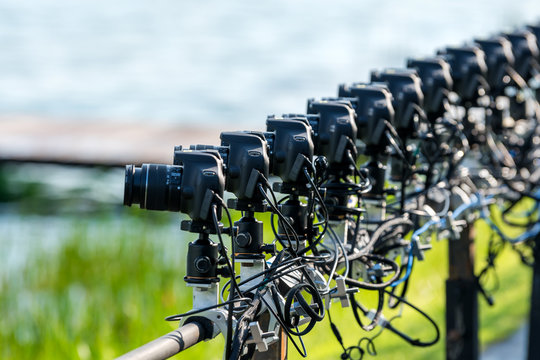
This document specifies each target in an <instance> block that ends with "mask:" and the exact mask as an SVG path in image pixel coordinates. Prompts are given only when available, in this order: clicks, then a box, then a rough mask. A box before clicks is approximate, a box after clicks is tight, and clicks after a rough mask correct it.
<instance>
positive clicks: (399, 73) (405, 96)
mask: <svg viewBox="0 0 540 360" xmlns="http://www.w3.org/2000/svg"><path fill="white" fill-rule="evenodd" d="M371 81H375V82H384V83H386V84H387V85H388V89H389V90H390V93H391V94H392V105H393V107H394V110H395V115H394V123H393V125H394V127H395V128H396V130H397V132H398V134H399V135H400V137H402V139H404V138H407V137H415V135H416V132H417V130H418V117H417V116H416V115H417V114H418V111H419V109H420V108H422V107H423V104H424V94H423V93H422V88H421V81H420V77H418V74H417V73H416V70H413V69H386V70H383V71H380V72H379V71H373V72H372V73H371Z"/></svg>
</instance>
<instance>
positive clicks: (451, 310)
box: [446, 224, 479, 360]
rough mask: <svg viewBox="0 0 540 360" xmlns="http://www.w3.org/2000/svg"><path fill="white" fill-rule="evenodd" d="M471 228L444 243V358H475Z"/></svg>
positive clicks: (475, 296) (475, 332) (476, 311)
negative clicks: (445, 267)
mask: <svg viewBox="0 0 540 360" xmlns="http://www.w3.org/2000/svg"><path fill="white" fill-rule="evenodd" d="M473 239H474V229H473V225H472V224H468V225H467V226H466V227H465V228H464V229H463V231H462V232H461V234H460V237H459V239H449V240H448V261H449V274H448V280H447V281H446V359H447V360H454V359H456V360H457V359H459V360H477V359H478V351H479V350H478V349H479V347H478V296H477V284H476V279H475V276H474V255H475V248H474V240H473Z"/></svg>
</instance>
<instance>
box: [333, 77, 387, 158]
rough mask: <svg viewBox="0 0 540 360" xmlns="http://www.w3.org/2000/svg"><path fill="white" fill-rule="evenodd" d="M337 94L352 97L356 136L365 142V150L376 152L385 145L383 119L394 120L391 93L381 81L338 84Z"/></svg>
mask: <svg viewBox="0 0 540 360" xmlns="http://www.w3.org/2000/svg"><path fill="white" fill-rule="evenodd" d="M338 96H340V97H347V98H352V99H354V100H355V101H354V102H352V104H353V106H355V105H356V106H355V111H356V126H357V129H358V133H357V137H358V138H359V139H360V140H361V141H362V142H363V143H364V144H366V147H367V148H366V151H367V152H369V153H370V154H368V155H373V154H371V152H372V150H373V151H374V152H376V153H378V152H380V151H381V148H384V147H386V145H387V140H386V138H385V137H384V132H385V129H386V125H385V123H384V121H385V120H386V121H388V122H390V123H393V122H394V107H393V106H392V94H391V93H390V91H389V90H388V87H387V86H386V85H384V84H382V83H371V84H364V83H354V84H352V85H345V84H341V85H339V90H338Z"/></svg>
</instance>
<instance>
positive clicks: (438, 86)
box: [407, 57, 453, 123]
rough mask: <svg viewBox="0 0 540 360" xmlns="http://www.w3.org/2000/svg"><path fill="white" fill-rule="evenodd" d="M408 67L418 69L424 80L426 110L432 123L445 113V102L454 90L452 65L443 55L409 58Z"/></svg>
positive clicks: (423, 89) (423, 90)
mask: <svg viewBox="0 0 540 360" xmlns="http://www.w3.org/2000/svg"><path fill="white" fill-rule="evenodd" d="M407 67H408V68H410V69H414V70H416V72H417V73H418V76H419V77H420V79H421V80H422V85H421V86H422V92H423V94H424V111H425V112H426V116H427V118H428V120H429V121H431V122H432V123H433V122H435V120H436V119H437V118H439V117H441V116H443V114H444V111H445V109H444V105H443V102H444V100H445V99H447V97H448V96H447V94H448V92H450V91H452V86H453V81H452V75H451V74H450V65H449V64H448V63H447V62H446V61H444V59H443V58H441V57H431V58H422V59H408V60H407Z"/></svg>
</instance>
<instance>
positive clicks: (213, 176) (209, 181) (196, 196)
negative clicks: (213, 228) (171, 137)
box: [124, 148, 225, 223]
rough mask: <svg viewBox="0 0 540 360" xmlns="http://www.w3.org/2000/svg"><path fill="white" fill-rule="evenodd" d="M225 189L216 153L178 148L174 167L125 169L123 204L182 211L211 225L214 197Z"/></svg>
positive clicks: (155, 165)
mask: <svg viewBox="0 0 540 360" xmlns="http://www.w3.org/2000/svg"><path fill="white" fill-rule="evenodd" d="M224 187H225V175H224V173H223V161H222V159H221V156H220V155H219V153H218V152H216V151H204V152H201V151H191V150H188V151H183V150H181V148H180V149H176V150H175V153H174V165H164V164H143V165H142V166H141V167H140V168H137V167H135V166H134V165H127V166H126V176H125V184H124V205H127V206H131V205H133V204H139V206H140V208H141V209H148V210H161V211H171V212H182V213H184V214H187V215H189V217H190V218H191V219H192V220H193V221H200V222H207V223H208V222H209V223H211V222H212V214H211V205H212V203H214V201H215V199H214V194H216V195H219V196H223V191H224ZM218 216H220V214H218Z"/></svg>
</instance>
